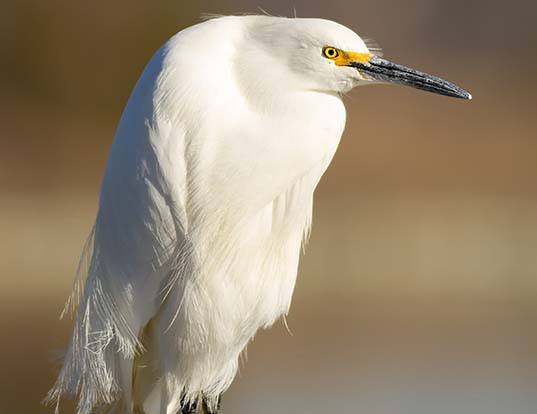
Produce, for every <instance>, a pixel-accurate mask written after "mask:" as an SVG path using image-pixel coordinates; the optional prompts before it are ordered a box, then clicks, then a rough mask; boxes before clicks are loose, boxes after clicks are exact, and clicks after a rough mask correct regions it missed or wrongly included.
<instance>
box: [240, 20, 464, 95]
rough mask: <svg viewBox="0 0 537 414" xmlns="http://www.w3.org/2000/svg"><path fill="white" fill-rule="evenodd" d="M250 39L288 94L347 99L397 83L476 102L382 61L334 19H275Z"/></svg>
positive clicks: (430, 78) (420, 74) (450, 87)
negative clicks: (370, 87)
mask: <svg viewBox="0 0 537 414" xmlns="http://www.w3.org/2000/svg"><path fill="white" fill-rule="evenodd" d="M257 22H259V20H257ZM249 39H251V40H254V42H253V43H252V44H255V45H256V49H255V50H251V53H252V54H253V55H254V56H253V58H254V59H257V58H258V57H260V56H263V55H265V57H267V56H268V57H269V60H270V62H269V61H267V60H266V59H265V60H263V59H260V60H259V59H258V60H257V61H258V62H263V63H261V64H267V65H268V68H269V70H270V75H268V79H269V80H272V81H274V83H276V84H278V85H280V86H283V87H284V88H287V89H291V90H293V89H297V88H298V89H309V90H318V91H322V92H329V93H338V94H342V93H346V92H348V91H349V90H351V89H352V88H354V87H356V86H359V85H366V84H372V83H396V84H400V85H405V86H411V87H413V88H417V89H422V90H426V91H429V92H433V93H437V94H441V95H446V96H452V97H457V98H464V99H471V95H470V94H469V93H468V92H466V91H465V90H463V89H462V88H459V87H458V86H456V85H454V84H452V83H450V82H447V81H445V80H443V79H440V78H438V77H436V76H432V75H428V74H426V73H423V72H419V71H417V70H414V69H410V68H407V67H405V66H402V65H397V64H394V63H392V62H390V61H388V60H386V59H383V58H381V57H380V56H378V55H377V54H375V52H376V51H375V50H370V49H369V48H368V46H367V44H366V42H364V40H362V38H361V37H360V36H358V35H357V34H356V33H354V32H353V31H352V30H350V29H348V28H347V27H345V26H343V25H341V24H338V23H335V22H332V21H329V20H323V19H287V18H281V19H274V18H270V19H267V21H266V24H257V25H255V26H252V27H251V30H250V35H249ZM251 57H252V56H251Z"/></svg>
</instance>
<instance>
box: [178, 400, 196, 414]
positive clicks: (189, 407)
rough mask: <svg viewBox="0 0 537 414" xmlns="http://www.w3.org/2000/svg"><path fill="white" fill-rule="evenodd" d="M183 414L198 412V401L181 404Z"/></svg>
mask: <svg viewBox="0 0 537 414" xmlns="http://www.w3.org/2000/svg"><path fill="white" fill-rule="evenodd" d="M181 407H182V408H181V414H196V413H197V412H198V403H197V402H194V403H191V404H181Z"/></svg>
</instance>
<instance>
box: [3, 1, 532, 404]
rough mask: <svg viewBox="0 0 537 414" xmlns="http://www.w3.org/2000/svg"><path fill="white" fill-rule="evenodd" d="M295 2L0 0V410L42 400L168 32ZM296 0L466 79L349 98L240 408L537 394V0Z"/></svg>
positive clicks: (493, 399) (366, 91)
mask: <svg viewBox="0 0 537 414" xmlns="http://www.w3.org/2000/svg"><path fill="white" fill-rule="evenodd" d="M289 4H290V3H287V2H284V1H275V2H270V3H269V2H259V3H253V2H249V1H241V0H237V1H231V0H228V1H219V2H216V1H215V2H211V1H207V0H206V1H202V2H187V4H185V2H183V3H180V2H175V1H161V2H149V1H140V2H136V3H132V2H128V1H126V0H121V1H115V2H110V3H109V2H105V1H102V0H99V1H93V2H73V1H51V2H38V1H35V0H32V1H26V2H12V3H6V4H2V14H1V15H0V56H1V58H0V91H1V92H0V121H1V125H2V132H1V133H0V137H1V139H0V143H1V147H0V150H1V151H0V185H1V187H0V188H1V190H0V191H1V192H0V201H1V203H0V228H1V229H2V232H1V233H0V252H1V254H2V259H3V260H2V262H1V264H0V274H1V279H0V312H1V315H2V316H1V317H0V331H1V332H2V340H1V342H0V344H1V345H0V351H2V352H1V355H2V356H3V358H2V362H3V364H2V365H3V367H4V370H3V375H2V376H0V413H2V414H3V413H37V412H46V411H47V409H45V408H44V407H41V406H39V400H40V399H41V398H42V396H43V395H44V394H45V392H46V390H47V388H48V387H49V386H50V385H51V384H52V381H53V378H54V373H55V366H54V364H53V362H52V361H53V358H54V356H55V355H59V354H60V352H61V349H62V347H63V346H64V344H65V343H66V338H67V335H68V332H69V329H70V326H69V323H66V322H63V323H60V322H58V321H57V320H56V318H57V315H58V313H59V311H60V309H61V306H62V302H63V300H64V298H65V297H66V296H67V294H68V291H69V288H70V285H71V281H72V278H73V273H74V269H75V267H76V262H77V257H78V254H79V251H80V249H81V247H82V244H83V241H84V239H85V237H86V234H87V233H88V232H89V229H90V226H91V223H92V220H93V216H94V214H95V206H96V203H97V194H98V188H99V182H100V178H101V174H102V171H103V168H104V163H105V161H106V154H107V151H108V148H109V146H110V143H111V140H112V137H113V134H114V128H115V125H116V122H117V120H118V118H119V116H120V113H121V110H122V108H123V106H124V104H125V102H126V100H127V98H128V95H129V93H130V90H131V89H132V87H133V85H134V82H135V81H136V79H137V77H138V76H139V74H140V72H141V71H142V69H143V67H144V65H145V63H146V62H147V61H148V59H149V58H150V57H151V55H152V53H153V52H154V51H155V50H156V49H157V48H158V46H159V45H160V44H161V43H162V42H164V41H165V39H166V38H168V37H169V36H171V35H172V34H173V33H175V32H176V31H178V30H180V29H181V28H183V27H185V26H188V25H190V24H192V23H194V22H196V21H197V20H198V16H199V15H200V14H201V13H204V12H213V13H223V14H226V13H232V12H243V11H244V12H255V11H256V6H257V5H260V6H261V7H263V8H264V9H266V10H268V11H269V12H272V13H274V14H286V15H291V14H292V13H293V12H292V5H289ZM535 4H536V3H533V2H531V1H512V2H509V3H508V4H507V3H505V2H500V1H497V0H494V1H485V0H472V1H464V2H463V1H447V0H444V1H442V0H412V1H409V2H389V1H386V0H381V1H354V2H352V3H349V2H344V1H331V2H311V1H310V2H308V1H305V0H304V1H297V2H294V5H295V7H296V9H297V13H298V15H299V16H318V17H326V18H331V19H335V20H338V21H340V22H342V23H344V24H346V25H348V26H350V27H352V28H354V29H355V30H357V31H358V32H359V33H363V34H366V35H367V36H371V37H373V38H375V39H376V40H377V41H378V43H380V44H381V45H382V46H383V47H384V52H385V55H386V56H387V57H389V58H390V59H392V60H394V61H397V62H400V63H403V64H408V65H410V66H415V67H417V68H420V69H424V70H426V71H429V72H432V73H436V74H438V75H440V76H443V77H446V78H448V79H449V80H452V81H454V82H457V83H459V84H461V85H462V86H463V87H465V88H467V89H468V90H470V91H471V92H472V94H473V95H474V98H475V99H474V100H473V101H472V102H469V103H468V102H461V101H456V100H450V99H445V98H441V97H438V96H432V95H427V94H424V93H419V92H416V91H411V90H406V89H403V88H397V87H367V88H362V89H359V90H356V91H354V92H353V93H352V94H351V96H350V97H349V98H348V99H347V106H348V110H349V116H348V119H349V121H348V125H347V130H346V133H345V135H344V138H343V141H342V144H341V146H340V149H339V151H338V153H337V155H336V157H335V160H334V163H333V165H332V166H331V168H330V169H329V171H328V173H327V174H326V175H325V177H324V179H323V181H322V183H321V185H320V187H319V189H318V191H317V203H316V209H315V221H314V228H313V234H312V238H311V243H310V246H309V250H308V252H307V254H306V256H305V257H304V258H303V260H302V266H301V270H300V276H299V282H298V286H297V291H296V294H295V299H294V303H293V307H292V310H291V314H290V315H289V317H288V324H289V326H290V329H291V331H292V332H293V336H290V335H289V334H288V333H287V331H286V330H285V328H284V327H283V326H282V325H281V324H278V326H276V327H275V328H274V329H272V330H271V331H268V332H263V333H261V334H260V335H259V336H258V337H257V338H256V340H255V342H254V343H253V344H252V345H251V346H250V348H249V361H248V364H246V366H245V367H244V369H243V370H242V371H241V375H240V378H238V380H237V381H236V383H235V384H234V386H233V387H232V389H231V390H230V392H229V393H228V394H227V395H226V398H225V401H224V408H225V410H226V411H225V412H227V413H233V414H239V413H254V412H255V413H263V414H264V413H275V412H277V413H287V412H288V413H291V412H296V413H328V412H341V413H355V412H364V413H368V414H369V413H372V414H373V413H381V414H384V413H386V414H388V413H390V414H391V413H412V414H420V413H434V414H438V413H453V412H457V413H472V414H480V413H487V414H491V413H498V414H500V413H502V414H503V413H506V412H509V413H512V414H526V413H528V414H530V413H535V412H536V411H537V397H536V396H535V394H536V393H535V391H536V386H537V366H536V362H535V361H536V357H537V335H536V334H535V326H536V322H537V278H536V273H537V133H536V132H537V120H536V119H535V117H536V115H537V113H536V109H537V104H536V102H537V100H536V99H535V94H536V92H537V82H536V81H535V73H536V69H537V55H536V54H535V51H536V50H537V27H536V25H535V17H536V16H537V5H535Z"/></svg>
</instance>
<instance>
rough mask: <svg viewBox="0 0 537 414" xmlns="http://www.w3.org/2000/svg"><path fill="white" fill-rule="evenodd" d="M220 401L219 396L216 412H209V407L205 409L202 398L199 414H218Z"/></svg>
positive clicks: (205, 404) (205, 402) (205, 403)
mask: <svg viewBox="0 0 537 414" xmlns="http://www.w3.org/2000/svg"><path fill="white" fill-rule="evenodd" d="M221 401H222V396H219V397H218V401H217V403H216V410H214V411H211V410H209V407H207V401H206V400H205V398H204V399H203V401H202V404H201V413H200V414H218V413H220V402H221Z"/></svg>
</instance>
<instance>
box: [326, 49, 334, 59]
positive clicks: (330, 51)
mask: <svg viewBox="0 0 537 414" xmlns="http://www.w3.org/2000/svg"><path fill="white" fill-rule="evenodd" d="M335 54H336V51H335V50H334V49H328V56H331V57H333V56H334V55H335Z"/></svg>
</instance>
